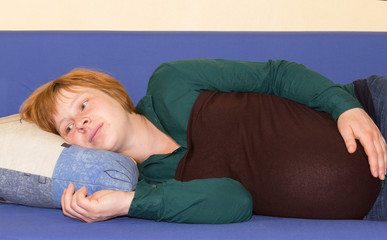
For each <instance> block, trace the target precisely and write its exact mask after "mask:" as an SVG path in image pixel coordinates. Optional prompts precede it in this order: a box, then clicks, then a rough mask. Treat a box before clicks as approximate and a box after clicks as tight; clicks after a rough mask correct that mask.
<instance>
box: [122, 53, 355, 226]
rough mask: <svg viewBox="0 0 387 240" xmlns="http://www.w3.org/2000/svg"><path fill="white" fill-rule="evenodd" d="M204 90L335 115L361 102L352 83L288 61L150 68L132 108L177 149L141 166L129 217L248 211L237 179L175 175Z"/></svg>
mask: <svg viewBox="0 0 387 240" xmlns="http://www.w3.org/2000/svg"><path fill="white" fill-rule="evenodd" d="M203 90H212V91H221V92H233V91H234V92H257V93H266V94H272V95H276V96H279V97H283V98H287V99H290V100H293V101H296V102H298V103H301V104H304V105H306V106H308V107H310V108H313V109H316V110H319V111H325V112H328V113H330V114H331V115H332V117H333V118H334V119H337V118H338V117H339V116H340V114H341V113H343V112H344V111H346V110H348V109H351V108H355V107H361V105H360V104H359V102H358V101H357V100H356V98H355V97H354V96H353V85H352V84H350V85H346V86H341V85H339V84H334V83H332V82H331V81H330V80H328V79H327V78H325V77H323V76H322V75H320V74H318V73H316V72H314V71H312V70H309V69H307V68H306V67H304V66H303V65H299V64H296V63H293V62H287V61H280V60H279V61H271V60H270V61H268V62H243V61H228V60H209V59H197V60H183V61H176V62H170V63H164V64H162V65H161V66H159V67H158V68H157V69H156V70H155V72H154V73H153V74H152V76H151V78H150V80H149V84H148V89H147V94H146V96H145V97H144V98H143V99H142V100H141V101H140V102H139V104H138V105H137V109H138V111H139V112H140V113H141V114H143V115H144V116H145V117H146V118H148V119H149V120H150V121H151V122H152V123H153V124H154V125H155V126H156V127H157V128H159V129H160V130H161V131H163V132H164V133H166V134H167V135H169V136H170V137H171V138H172V139H173V140H175V141H176V142H177V143H178V144H179V145H180V146H181V147H180V148H179V149H177V150H176V151H174V152H173V153H170V154H165V155H153V156H151V157H150V158H149V159H147V160H146V161H145V162H144V163H142V164H141V165H139V172H140V178H139V183H138V185H137V186H136V190H135V196H134V199H133V202H132V204H131V207H130V210H129V216H132V217H139V218H146V219H155V220H157V221H170V222H188V223H231V222H241V221H246V220H248V219H249V218H250V217H251V215H252V200H251V196H250V194H249V193H248V192H247V191H246V189H245V188H244V187H243V186H242V185H241V184H240V183H239V182H237V181H234V180H232V179H229V178H221V179H215V178H214V179H201V180H194V181H189V182H179V181H177V180H174V179H173V177H174V175H175V171H176V168H177V166H178V164H179V161H180V159H181V158H182V157H183V156H184V154H185V153H186V151H187V140H186V136H187V125H188V119H189V116H190V112H191V108H192V106H193V104H194V102H195V101H196V99H197V97H198V96H199V94H200V92H201V91H203ZM204 167H205V166H204Z"/></svg>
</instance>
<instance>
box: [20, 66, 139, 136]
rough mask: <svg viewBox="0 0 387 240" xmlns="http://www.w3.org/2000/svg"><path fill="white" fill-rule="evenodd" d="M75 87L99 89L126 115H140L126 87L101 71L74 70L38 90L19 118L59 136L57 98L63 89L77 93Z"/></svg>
mask: <svg viewBox="0 0 387 240" xmlns="http://www.w3.org/2000/svg"><path fill="white" fill-rule="evenodd" d="M74 87H88V88H95V89H98V90H100V91H102V92H104V93H106V94H108V95H109V96H110V97H112V98H114V99H115V100H116V101H117V102H118V103H120V104H121V106H122V107H123V108H124V109H125V110H126V111H127V112H129V113H132V112H135V113H137V110H136V108H135V106H134V105H133V102H132V100H131V99H130V97H129V95H128V93H127V92H126V90H125V88H124V87H123V86H122V85H121V83H120V82H118V81H117V80H116V79H114V78H113V77H111V76H109V75H107V74H105V73H101V72H96V71H92V70H88V69H75V70H72V71H71V72H69V73H67V74H65V75H63V76H62V77H60V78H58V79H56V80H54V81H51V82H48V83H46V84H44V85H42V86H41V87H39V88H38V89H36V90H35V91H34V92H33V93H32V94H31V95H30V96H29V97H28V98H27V100H26V101H25V102H24V103H23V105H22V106H21V107H20V111H19V113H20V117H21V118H22V119H23V120H26V121H28V122H33V123H35V124H37V125H38V126H39V127H40V128H41V129H43V130H45V131H48V132H52V133H55V134H58V132H57V130H56V128H55V122H54V117H53V116H54V115H55V114H56V113H57V109H56V106H55V102H56V98H57V96H58V94H59V91H60V90H61V89H63V90H66V91H74V90H72V88H74Z"/></svg>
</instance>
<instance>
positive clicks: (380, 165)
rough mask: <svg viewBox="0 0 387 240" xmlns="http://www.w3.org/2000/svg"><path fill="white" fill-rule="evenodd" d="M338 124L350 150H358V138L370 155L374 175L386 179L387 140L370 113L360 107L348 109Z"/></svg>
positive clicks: (369, 159) (340, 117) (352, 151)
mask: <svg viewBox="0 0 387 240" xmlns="http://www.w3.org/2000/svg"><path fill="white" fill-rule="evenodd" d="M337 125H338V128H339V131H340V133H341V136H342V137H343V139H344V142H345V145H346V146H347V149H348V152H349V153H354V152H355V151H356V148H357V144H356V141H355V140H356V139H358V140H359V141H360V143H361V145H362V146H363V147H364V151H365V152H366V154H367V156H368V162H369V164H370V170H371V173H372V175H373V176H374V177H379V178H380V179H381V180H384V178H385V174H386V168H387V146H386V140H385V139H384V137H383V135H382V134H381V133H380V131H379V129H378V127H377V126H376V125H375V123H374V122H373V121H372V119H371V118H370V117H369V116H368V114H367V113H366V112H365V111H364V110H363V109H360V108H353V109H350V110H347V111H346V112H344V113H342V114H341V115H340V116H339V118H338V120H337Z"/></svg>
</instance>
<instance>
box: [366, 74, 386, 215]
mask: <svg viewBox="0 0 387 240" xmlns="http://www.w3.org/2000/svg"><path fill="white" fill-rule="evenodd" d="M366 80H367V85H368V88H369V89H370V92H371V95H372V101H373V103H374V108H375V115H376V119H377V124H378V127H379V129H380V132H381V133H382V135H383V136H384V138H385V139H387V133H386V131H387V78H386V77H384V76H376V75H373V76H371V77H369V78H367V79H366ZM364 219H366V220H376V221H387V186H385V187H383V189H382V191H381V193H380V194H379V196H378V198H377V199H376V202H375V204H374V206H373V207H372V209H371V211H370V212H369V213H368V214H367V216H366V217H365V218H364Z"/></svg>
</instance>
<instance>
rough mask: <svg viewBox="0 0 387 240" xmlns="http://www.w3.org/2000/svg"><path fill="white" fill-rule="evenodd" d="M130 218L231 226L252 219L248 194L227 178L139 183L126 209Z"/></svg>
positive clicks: (235, 182) (250, 200) (237, 183)
mask: <svg viewBox="0 0 387 240" xmlns="http://www.w3.org/2000/svg"><path fill="white" fill-rule="evenodd" d="M129 216H130V217H137V218H144V219H154V220H156V221H167V222H183V223H234V222H242V221H247V220H249V219H250V218H251V216H252V199H251V195H250V194H249V192H247V190H246V189H245V188H244V187H243V185H241V184H240V183H239V182H237V181H234V180H232V179H229V178H213V179H200V180H193V181H189V182H180V181H177V180H174V179H171V180H168V181H166V182H163V183H160V184H150V183H147V182H146V181H144V180H143V181H140V182H139V183H138V184H137V186H136V190H135V195H134V199H133V201H132V204H131V206H130V209H129Z"/></svg>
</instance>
